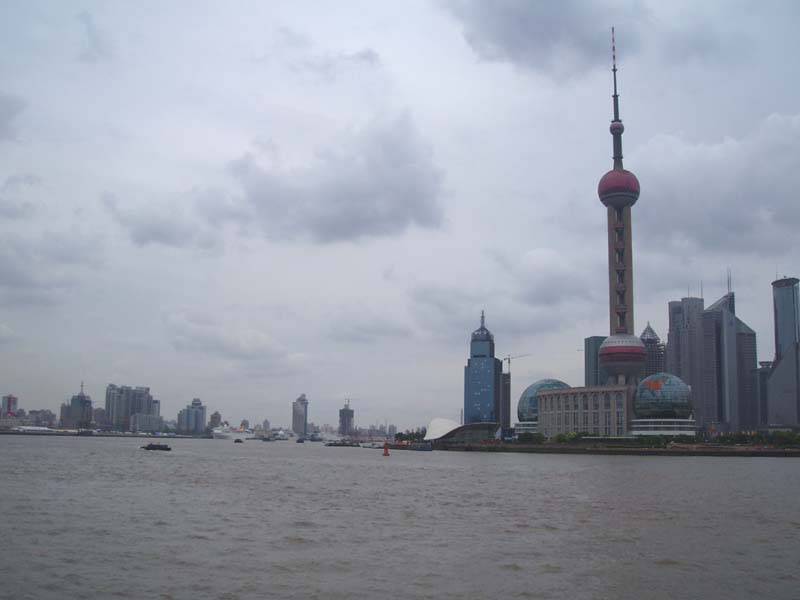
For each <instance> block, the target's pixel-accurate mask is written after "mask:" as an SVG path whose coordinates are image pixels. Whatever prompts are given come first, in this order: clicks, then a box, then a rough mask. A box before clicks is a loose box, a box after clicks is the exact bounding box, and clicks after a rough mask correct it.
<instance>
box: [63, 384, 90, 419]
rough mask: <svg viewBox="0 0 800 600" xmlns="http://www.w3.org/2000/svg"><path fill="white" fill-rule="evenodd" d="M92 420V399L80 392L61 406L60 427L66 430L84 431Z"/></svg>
mask: <svg viewBox="0 0 800 600" xmlns="http://www.w3.org/2000/svg"><path fill="white" fill-rule="evenodd" d="M93 420H94V415H93V414H92V399H91V398H90V397H89V396H87V395H86V394H84V393H83V382H81V391H80V393H79V394H76V395H74V396H73V397H72V398H71V399H70V401H69V402H68V403H67V402H65V403H64V404H62V405H61V427H64V428H67V429H86V428H88V427H90V426H91V424H92V421H93Z"/></svg>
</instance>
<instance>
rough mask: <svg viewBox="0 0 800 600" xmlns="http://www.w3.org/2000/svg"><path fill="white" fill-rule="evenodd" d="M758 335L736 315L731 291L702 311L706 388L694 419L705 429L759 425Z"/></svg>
mask: <svg viewBox="0 0 800 600" xmlns="http://www.w3.org/2000/svg"><path fill="white" fill-rule="evenodd" d="M757 367H758V364H757V361H756V334H755V331H753V330H752V329H751V328H750V327H748V326H747V325H746V324H745V323H744V322H743V321H742V320H741V319H739V318H738V317H737V316H736V299H735V295H734V293H733V292H728V293H727V294H725V295H724V296H723V297H722V298H720V299H719V300H717V301H716V302H714V303H713V304H712V305H711V306H709V307H708V308H707V309H706V310H705V311H703V387H702V388H700V389H701V394H700V396H701V398H700V401H699V402H697V403H696V406H695V419H696V420H697V423H698V425H699V426H700V427H701V428H703V429H711V428H713V429H716V430H726V431H744V430H750V429H755V428H756V427H757V426H758V423H757V419H758V382H757V375H756V369H757Z"/></svg>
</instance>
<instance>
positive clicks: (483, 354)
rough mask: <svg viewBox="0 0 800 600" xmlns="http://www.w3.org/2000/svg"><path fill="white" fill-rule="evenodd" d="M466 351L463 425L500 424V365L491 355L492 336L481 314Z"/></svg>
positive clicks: (492, 352) (501, 392)
mask: <svg viewBox="0 0 800 600" xmlns="http://www.w3.org/2000/svg"><path fill="white" fill-rule="evenodd" d="M469 349H470V352H469V354H470V356H469V359H468V360H467V366H466V367H464V423H465V424H467V423H501V422H502V409H501V403H502V400H503V391H502V376H503V363H502V362H501V361H500V359H498V358H495V356H494V336H493V335H492V332H491V331H489V330H488V329H486V320H485V317H484V314H483V311H481V326H480V327H479V328H478V329H476V330H475V331H473V332H472V339H471V341H470V345H469Z"/></svg>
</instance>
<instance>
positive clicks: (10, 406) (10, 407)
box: [2, 394, 19, 416]
mask: <svg viewBox="0 0 800 600" xmlns="http://www.w3.org/2000/svg"><path fill="white" fill-rule="evenodd" d="M18 405H19V398H17V397H16V396H14V395H13V394H8V395H7V396H3V410H2V416H6V415H8V414H9V413H10V414H11V415H12V416H13V415H16V414H17V409H18Z"/></svg>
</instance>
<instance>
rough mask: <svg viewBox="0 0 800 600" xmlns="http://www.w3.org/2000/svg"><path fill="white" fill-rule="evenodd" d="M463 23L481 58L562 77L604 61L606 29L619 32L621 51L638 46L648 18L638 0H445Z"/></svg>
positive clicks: (629, 51)
mask: <svg viewBox="0 0 800 600" xmlns="http://www.w3.org/2000/svg"><path fill="white" fill-rule="evenodd" d="M441 4H442V6H444V7H445V9H446V10H448V11H449V12H450V13H451V14H452V15H454V16H455V17H456V18H457V19H458V20H459V21H460V22H461V24H462V26H463V28H464V37H465V39H466V40H467V43H469V45H470V46H471V47H472V49H473V50H474V51H475V53H476V54H477V55H478V56H480V57H481V58H482V59H484V60H490V61H508V62H511V63H512V64H515V65H517V66H520V67H523V68H529V69H533V70H537V71H543V72H546V73H548V74H551V75H554V76H557V77H562V76H571V75H575V74H576V73H580V72H582V71H584V70H586V69H588V68H590V67H592V66H593V65H596V64H608V62H609V58H610V56H609V55H610V51H611V50H610V46H611V40H610V28H611V26H612V25H616V26H617V27H618V29H619V30H620V32H622V35H623V36H624V44H625V52H626V53H627V54H633V53H634V52H636V51H637V50H638V48H639V29H640V26H641V23H642V21H643V20H644V19H645V18H646V17H647V14H648V13H647V10H646V8H645V6H644V4H643V3H642V2H622V1H603V2H591V3H589V2H580V1H578V0H561V1H559V2H528V1H525V0H500V1H499V2H483V1H482V0H445V1H443V2H442V3H441Z"/></svg>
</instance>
